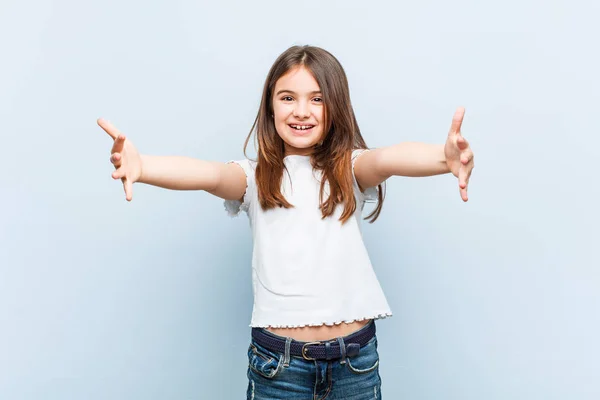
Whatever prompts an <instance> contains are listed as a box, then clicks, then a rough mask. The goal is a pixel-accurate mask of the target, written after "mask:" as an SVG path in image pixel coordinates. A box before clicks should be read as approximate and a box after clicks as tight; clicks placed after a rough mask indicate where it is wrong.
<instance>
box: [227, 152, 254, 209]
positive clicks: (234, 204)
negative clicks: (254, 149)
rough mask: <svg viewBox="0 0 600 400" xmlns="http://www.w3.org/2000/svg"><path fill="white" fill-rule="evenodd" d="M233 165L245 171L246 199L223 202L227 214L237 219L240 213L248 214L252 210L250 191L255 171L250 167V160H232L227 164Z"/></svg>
mask: <svg viewBox="0 0 600 400" xmlns="http://www.w3.org/2000/svg"><path fill="white" fill-rule="evenodd" d="M231 163H234V164H237V165H239V166H240V167H241V168H242V169H243V170H244V173H245V174H246V191H245V192H244V197H243V200H244V201H240V200H239V199H238V200H225V201H224V202H223V206H224V207H225V212H227V215H229V216H230V217H232V218H233V217H237V216H238V215H239V214H240V211H244V212H246V213H248V210H249V208H250V190H251V183H252V177H253V175H252V174H253V171H252V167H251V166H250V163H249V161H248V160H241V161H235V160H231V161H228V162H227V164H231Z"/></svg>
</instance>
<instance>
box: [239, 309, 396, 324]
mask: <svg viewBox="0 0 600 400" xmlns="http://www.w3.org/2000/svg"><path fill="white" fill-rule="evenodd" d="M391 316H392V313H391V312H384V313H380V314H376V315H374V316H369V317H360V318H353V319H347V320H338V321H335V322H329V321H323V322H308V323H305V324H265V323H255V322H252V323H250V327H251V328H305V327H308V326H323V325H327V326H333V325H340V324H341V323H346V324H351V323H352V322H356V321H364V320H366V319H375V320H377V319H385V318H388V317H391Z"/></svg>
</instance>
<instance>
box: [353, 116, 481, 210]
mask: <svg viewBox="0 0 600 400" xmlns="http://www.w3.org/2000/svg"><path fill="white" fill-rule="evenodd" d="M464 114H465V110H464V108H462V107H460V108H459V109H458V110H457V111H456V113H455V114H454V117H453V118H452V125H451V127H450V132H449V133H448V137H447V139H446V143H445V144H444V145H436V144H425V143H411V142H407V143H400V144H397V145H394V146H389V147H381V148H377V149H373V150H371V151H368V152H366V153H364V154H363V155H361V156H360V157H358V159H357V160H356V162H355V164H354V174H355V176H356V180H357V182H358V184H359V185H360V186H361V187H363V188H367V187H373V186H377V185H378V184H380V183H381V182H383V181H384V180H386V179H388V178H389V177H391V176H394V175H398V176H414V177H419V176H432V175H440V174H445V173H448V172H452V174H453V175H454V176H456V177H457V178H458V185H459V190H460V195H461V198H462V199H463V201H467V200H468V196H467V187H468V185H469V178H470V177H471V171H472V170H473V167H474V161H473V151H472V150H471V147H470V146H469V143H468V142H467V140H466V139H465V138H464V137H463V136H462V135H461V133H460V128H461V124H462V121H463V118H464Z"/></svg>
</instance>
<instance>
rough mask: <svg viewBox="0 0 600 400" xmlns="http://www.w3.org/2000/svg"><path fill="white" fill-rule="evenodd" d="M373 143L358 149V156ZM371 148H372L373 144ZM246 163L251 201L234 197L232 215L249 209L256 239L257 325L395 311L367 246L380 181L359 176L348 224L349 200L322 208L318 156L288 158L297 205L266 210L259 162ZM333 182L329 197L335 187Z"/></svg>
mask: <svg viewBox="0 0 600 400" xmlns="http://www.w3.org/2000/svg"><path fill="white" fill-rule="evenodd" d="M363 151H365V150H354V151H353V153H352V170H353V171H352V173H353V176H354V161H355V160H356V158H357V157H359V156H360V154H362V152H363ZM367 151H368V150H367ZM230 162H234V163H236V164H238V165H240V166H241V167H242V168H243V170H244V172H245V173H246V178H247V185H248V186H247V189H246V193H245V194H244V198H243V202H240V201H239V200H237V201H236V200H226V201H225V209H226V210H227V212H228V213H229V215H230V216H235V215H238V214H239V212H240V210H243V211H245V212H246V213H247V214H248V218H249V220H250V226H251V228H252V237H253V240H254V247H253V254H252V287H253V292H254V308H253V311H252V321H251V323H250V326H251V327H269V326H270V327H274V328H283V327H290V328H291V327H302V326H320V325H323V324H325V325H333V324H339V323H341V322H346V323H350V322H353V321H357V320H364V319H370V318H373V319H378V318H385V317H387V316H391V315H392V312H391V310H390V308H389V305H388V303H387V301H386V299H385V296H384V294H383V291H382V289H381V286H380V284H379V281H378V280H377V277H376V275H375V272H374V271H373V267H372V265H371V261H370V259H369V255H368V253H367V250H366V248H365V245H364V242H363V239H362V233H361V230H360V223H361V219H362V216H361V214H362V209H363V207H364V203H365V201H376V200H377V187H372V188H368V189H366V190H365V191H364V193H363V192H361V191H360V189H359V187H358V184H357V182H356V178H354V194H355V197H356V211H355V213H354V215H353V216H352V217H350V219H349V220H348V221H346V223H345V224H344V225H342V223H341V222H340V221H339V217H340V215H341V214H342V212H343V205H338V207H337V208H336V210H335V211H334V213H333V214H332V215H331V216H329V217H327V218H325V219H321V218H322V213H321V210H319V189H320V177H321V171H317V170H314V169H313V168H312V165H311V164H310V156H300V155H290V156H286V157H285V158H284V163H285V166H286V167H287V170H288V171H289V176H288V174H287V173H286V171H285V170H284V172H283V179H282V185H281V191H282V194H283V195H284V196H285V198H286V199H287V201H288V202H290V203H291V204H292V205H293V206H294V207H293V208H287V209H286V208H274V209H270V210H267V211H263V210H262V208H261V207H260V204H259V202H258V190H257V187H256V182H255V168H256V162H255V161H251V160H248V159H245V160H241V161H230ZM327 189H328V185H327V184H326V185H325V190H326V191H325V198H327V194H328V191H327Z"/></svg>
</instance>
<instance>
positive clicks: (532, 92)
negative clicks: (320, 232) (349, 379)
mask: <svg viewBox="0 0 600 400" xmlns="http://www.w3.org/2000/svg"><path fill="white" fill-rule="evenodd" d="M599 16H600V6H598V3H597V2H593V1H591V0H588V1H569V2H567V1H566V0H563V1H545V2H542V1H533V0H525V1H523V0H519V1H517V0H507V1H504V2H480V1H465V0H458V1H454V2H445V1H441V0H434V1H421V2H395V1H394V2H392V1H385V2H370V3H367V2H364V1H360V2H359V1H326V2H302V1H297V2H282V1H252V2H241V1H240V2H231V1H222V2H215V1H210V2H209V1H189V0H187V1H183V0H182V1H172V2H166V1H164V2H159V1H150V2H142V1H133V0H120V1H85V2H81V1H66V0H56V1H42V0H34V1H29V2H17V1H15V0H12V1H11V0H2V2H1V3H0V49H1V54H2V57H1V59H2V62H1V63H0V121H1V124H0V135H1V142H0V143H1V156H0V167H1V176H0V205H1V208H0V398H1V399H6V400H25V399H27V400H30V399H31V400H33V399H43V400H54V399H61V400H62V399H90V400H96V399H98V400H99V399H109V400H112V399H114V400H120V399H152V400H153V399H240V398H243V397H244V395H245V390H246V385H247V378H246V367H247V357H246V349H247V347H248V344H249V340H250V328H249V322H250V313H251V309H252V292H251V283H250V268H251V267H250V260H251V258H250V257H251V246H252V238H251V235H250V229H249V224H248V220H247V217H246V215H245V214H242V215H241V216H240V217H238V218H234V219H231V218H229V217H228V216H227V215H226V213H225V209H224V207H223V202H222V200H220V199H218V198H216V197H213V196H211V195H209V194H207V193H205V192H176V191H168V190H163V189H158V188H154V187H150V186H144V185H135V186H134V197H133V201H132V202H131V203H128V202H126V201H125V198H124V197H125V196H124V193H123V190H122V186H121V184H120V182H115V181H113V180H112V179H111V178H110V174H111V172H112V165H111V164H110V163H109V153H110V148H111V141H110V138H109V137H108V135H107V134H106V133H104V132H103V131H102V130H101V129H100V128H99V127H98V126H97V125H96V119H97V118H99V117H104V118H106V119H108V120H110V121H111V122H113V123H114V124H115V125H116V126H117V127H118V128H119V129H121V130H122V131H123V132H124V133H125V134H126V135H128V137H129V138H130V140H132V141H133V142H134V143H135V144H136V146H137V147H138V148H139V150H140V151H141V152H143V153H147V154H160V155H186V156H191V157H197V158H200V159H206V160H219V161H228V160H231V159H241V158H243V157H244V155H243V152H242V145H243V142H244V139H245V137H246V135H247V134H248V132H249V130H250V127H251V125H252V122H253V120H254V118H255V115H256V112H257V109H258V104H259V100H260V94H261V90H262V85H263V83H264V79H265V77H266V74H267V72H268V70H269V68H270V66H271V64H272V63H273V61H274V60H275V58H276V57H277V56H278V55H279V54H280V53H281V52H283V51H284V50H285V49H286V48H288V47H289V46H291V45H294V44H312V45H317V46H321V47H323V48H325V49H327V50H329V51H330V52H332V53H333V54H334V55H335V56H336V57H337V58H338V59H339V60H340V62H341V63H342V65H343V66H344V68H345V70H346V72H347V74H348V78H349V81H350V89H351V96H352V101H353V106H354V110H355V112H356V114H357V118H358V121H359V124H360V127H361V129H362V133H363V135H364V137H365V139H366V141H367V144H368V145H369V146H371V147H381V146H387V145H392V144H396V143H400V142H403V141H422V142H427V143H443V141H444V140H445V137H446V135H447V132H448V129H449V127H450V123H451V118H452V115H453V113H454V111H455V110H456V108H457V107H458V106H464V107H465V108H466V115H465V120H464V123H463V129H462V131H463V134H464V136H465V137H466V138H467V139H468V140H469V141H470V143H471V145H472V148H473V149H474V151H475V160H476V162H475V164H476V168H475V170H474V173H473V176H472V179H471V184H470V188H469V195H470V200H469V202H468V203H466V204H465V203H463V202H462V201H461V199H460V195H459V191H458V184H457V182H456V179H455V178H454V177H453V176H451V175H444V176H437V177H432V178H401V177H393V178H390V179H389V180H388V182H387V197H386V201H385V203H384V206H383V212H382V214H381V217H380V218H379V220H378V221H377V222H375V223H374V224H368V223H366V222H364V223H363V233H364V238H365V241H366V244H367V248H368V250H369V254H370V256H371V259H372V262H373V265H374V268H375V271H376V273H377V275H378V277H379V279H380V282H381V284H382V286H383V289H384V291H385V293H386V296H387V299H388V301H389V303H390V306H391V308H392V311H393V312H394V316H393V317H391V318H388V319H385V320H382V321H379V322H378V323H377V327H378V335H379V338H380V339H379V343H380V344H379V350H380V356H381V367H380V372H381V376H382V380H383V389H382V393H383V396H384V398H388V399H419V400H420V399H436V400H437V399H449V400H466V399H469V400H470V399H473V400H480V399H486V400H496V399H511V400H514V399H519V400H520V399H523V400H525V399H527V400H530V399H544V400H549V399H569V400H573V399H598V398H600V379H599V378H600V367H599V366H598V359H600V348H599V345H598V337H600V315H599V312H598V309H599V306H600V294H599V290H598V289H599V288H600V272H599V271H598V269H599V267H600V257H599V255H598V250H597V248H598V247H597V245H598V242H599V241H600V240H599V239H600V237H599V236H600V235H599V233H598V226H599V222H600V218H599V213H598V209H597V206H598V204H599V197H600V193H599V185H598V178H597V170H598V161H599V159H598V146H600V139H599V138H598V134H599V133H600V130H599V127H600V124H599V123H598V106H599V105H600V101H599V100H600V96H599V90H600V85H599V81H600V80H599V78H598V71H599V70H600V58H599V56H598V51H597V38H598V37H600V28H598V25H597V21H598V17H599ZM254 154H255V152H254V149H253V148H252V147H251V148H250V149H249V155H250V156H253V155H254ZM368 211H369V208H368V207H367V208H365V215H366V212H368ZM299 245H301V244H299Z"/></svg>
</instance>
